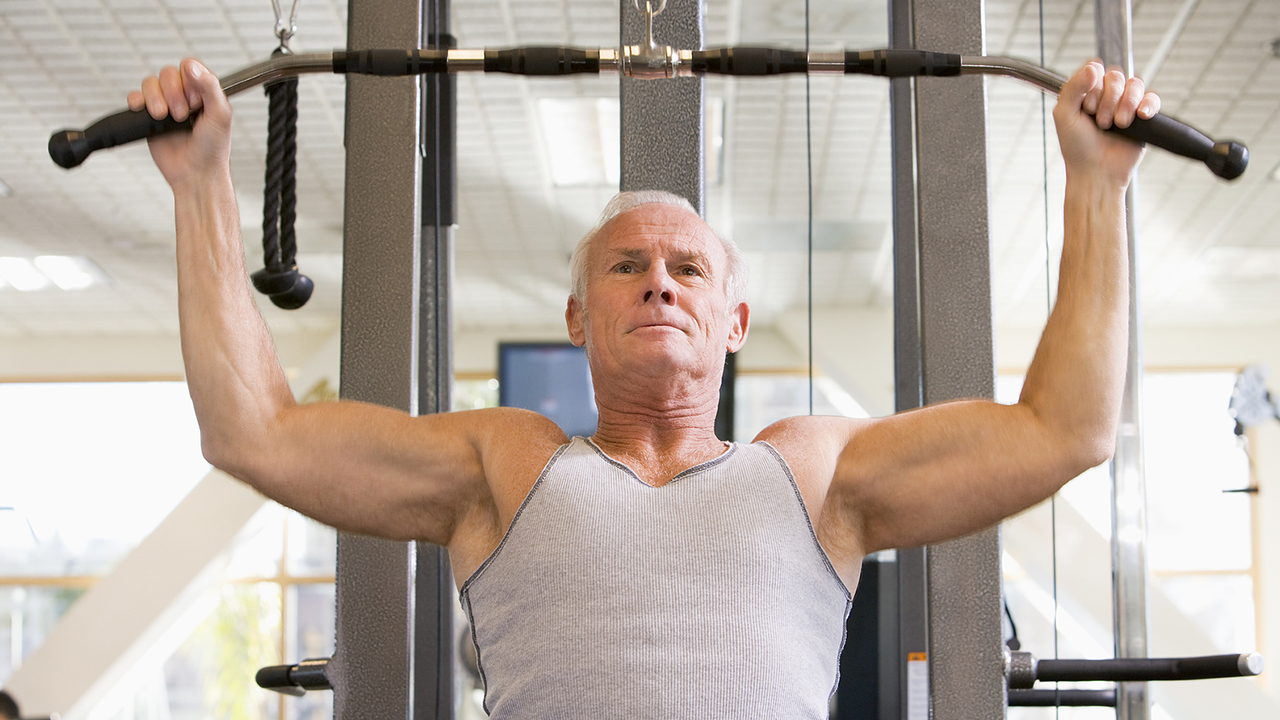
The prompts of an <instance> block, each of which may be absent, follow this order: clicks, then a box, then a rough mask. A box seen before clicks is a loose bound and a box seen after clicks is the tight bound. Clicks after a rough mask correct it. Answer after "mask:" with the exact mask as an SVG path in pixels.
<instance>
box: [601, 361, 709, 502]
mask: <svg viewBox="0 0 1280 720" xmlns="http://www.w3.org/2000/svg"><path fill="white" fill-rule="evenodd" d="M613 386H614V387H618V385H616V384H615V385H613ZM649 390H656V391H657V392H653V393H651V392H649ZM596 405H597V408H598V409H599V412H600V417H599V423H598V425H597V427H596V433H595V435H594V436H593V437H592V440H593V441H594V442H595V443H596V445H597V446H599V447H600V449H601V450H603V451H605V452H606V453H608V454H609V455H610V456H611V457H613V458H614V459H616V460H618V461H620V462H623V463H625V464H626V465H628V466H629V467H631V469H633V470H635V471H636V473H637V474H639V475H640V478H641V479H642V480H644V481H645V482H647V483H649V484H651V485H663V484H666V482H667V481H669V480H670V479H671V478H672V477H674V476H675V475H678V474H679V473H680V472H682V471H684V470H687V469H689V468H690V467H693V466H694V465H697V464H699V463H703V462H706V461H708V460H711V459H714V458H715V457H718V456H719V455H720V454H721V453H723V452H724V448H725V445H724V443H723V442H722V441H720V440H719V439H718V438H717V437H716V434H715V422H716V412H717V410H718V409H719V393H718V392H712V391H709V390H707V389H702V390H701V391H696V392H693V393H688V392H678V391H674V389H672V388H665V389H658V388H649V389H647V390H646V389H640V388H636V390H635V391H634V392H632V393H627V394H625V395H624V394H622V393H617V394H613V395H610V394H607V393H601V392H599V390H598V388H597V393H596Z"/></svg>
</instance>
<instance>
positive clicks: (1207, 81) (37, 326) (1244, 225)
mask: <svg viewBox="0 0 1280 720" xmlns="http://www.w3.org/2000/svg"><path fill="white" fill-rule="evenodd" d="M680 1H681V0H670V2H680ZM1188 3H1189V4H1188ZM811 6H812V13H813V15H812V26H813V28H814V32H813V44H814V46H815V47H818V48H832V47H839V46H845V47H849V48H851V49H868V48H876V47H883V46H884V45H885V44H886V39H885V38H886V21H885V15H886V12H885V10H884V8H883V6H881V5H879V4H877V3H871V2H867V1H866V0H850V1H848V2H837V1H836V0H813V1H812V2H811ZM1093 6H1094V2H1093V0H1045V3H1044V13H1045V18H1044V26H1043V35H1044V45H1045V47H1044V53H1045V58H1046V62H1045V64H1046V65H1048V66H1049V67H1052V68H1055V69H1057V70H1060V71H1064V72H1068V71H1070V70H1072V69H1073V68H1074V67H1076V66H1078V65H1079V64H1080V63H1081V62H1082V61H1083V60H1084V59H1085V58H1087V57H1088V56H1090V55H1091V54H1092V53H1093V47H1094V41H1093V17H1092V14H1093ZM1184 6H1187V7H1193V8H1194V10H1193V12H1192V13H1191V14H1190V16H1189V21H1188V22H1187V23H1186V24H1185V29H1183V30H1182V32H1180V33H1177V32H1172V33H1171V29H1173V30H1174V31H1176V29H1177V23H1176V22H1175V19H1176V18H1177V17H1178V15H1179V10H1180V9H1182V8H1184ZM803 7H804V3H803V0H786V1H785V2H784V1H782V0H770V1H769V2H743V1H742V0H714V1H712V2H707V7H706V11H705V18H706V23H705V38H706V44H707V46H721V45H726V44H734V43H768V44H776V45H783V46H790V47H796V48H799V47H802V46H803V41H804V25H803V15H802V13H803ZM986 7H987V18H986V27H987V47H988V53H989V54H995V55H1015V56H1019V57H1023V58H1027V59H1031V60H1036V59H1038V58H1039V56H1040V49H1039V38H1040V24H1039V20H1038V11H1039V4H1038V3H1037V2H1035V1H1034V0H989V1H988V2H987V3H986ZM618 12H619V3H618V0H572V2H568V1H562V0H454V3H453V30H454V34H455V35H456V36H457V37H458V39H459V46H460V47H481V46H485V45H490V46H498V45H513V44H560V43H564V44H572V45H579V46H604V47H613V46H615V45H616V43H617V35H618V31H617V28H618ZM274 24H275V17H274V14H273V11H272V8H271V2H270V1H269V0H217V1H216V2H212V1H210V0H3V2H2V3H0V180H2V181H3V182H4V183H6V184H7V185H9V186H10V187H11V188H12V190H13V192H12V195H11V196H10V197H7V198H0V256H26V257H34V256H36V255H45V254H68V255H87V256H89V257H90V258H92V259H93V260H94V261H95V262H96V263H97V264H98V265H100V266H101V267H102V269H103V270H104V271H105V272H106V274H107V275H108V276H109V277H110V278H111V280H112V283H111V284H110V285H109V286H107V287H102V288H96V289H90V290H84V291H78V292H64V291H58V290H45V291H39V292H33V293H20V292H18V291H16V290H14V289H12V288H0V339H2V338H4V337H23V338H30V337H54V336H83V335H103V334H109V335H124V336H133V335H157V334H172V333H174V332H176V325H177V320H176V317H177V314H176V304H175V299H176V286H175V281H174V260H173V232H172V209H171V200H170V197H169V194H168V190H167V188H166V187H165V185H164V183H163V180H162V179H161V178H160V177H159V175H158V173H157V172H156V171H155V170H154V168H153V167H152V166H151V164H150V160H149V158H148V156H147V151H146V148H145V147H144V146H141V145H139V146H133V147H129V148H124V149H120V150H115V151H110V152H103V153H100V154H98V155H95V156H93V157H92V158H90V159H89V161H88V162H86V163H85V165H84V166H82V167H80V168H78V169H76V170H73V171H70V172H68V171H64V170H62V169H60V168H58V167H56V166H54V165H53V163H52V162H51V161H50V160H49V158H48V155H47V153H46V143H47V140H48V137H49V135H50V133H52V132H53V131H56V130H58V129H61V128H79V127H84V126H85V125H87V124H88V123H89V122H91V121H93V120H94V119H95V118H97V117H99V116H101V115H104V114H106V113H108V112H111V111H114V110H116V109H118V108H119V107H121V106H122V105H123V99H124V96H125V94H126V93H127V92H128V91H129V90H130V89H131V88H134V87H136V85H137V83H138V82H139V80H140V79H141V78H142V77H144V76H145V75H146V74H149V73H151V72H154V71H155V69H157V68H158V67H160V66H161V65H164V64H168V63H173V62H175V61H177V60H178V59H180V58H181V57H183V56H185V55H195V56H198V57H201V58H202V59H204V60H205V61H206V63H207V64H208V65H209V66H210V67H211V68H212V69H213V70H214V71H215V72H218V73H227V72H229V71H231V70H234V69H237V68H239V67H242V66H245V65H248V64H251V63H253V62H257V61H260V60H262V59H264V58H266V57H267V56H268V55H269V53H270V51H271V50H272V49H273V48H274V46H275V38H274V36H273V34H272V29H273V27H274ZM298 26H299V32H298V35H297V37H296V38H295V39H294V41H293V48H294V49H295V50H296V51H319V50H329V49H333V48H339V47H342V46H343V45H344V44H345V27H346V20H345V5H344V3H342V2H340V1H338V0H301V3H300V9H299V14H298ZM658 32H659V40H661V36H660V33H661V24H660V18H659V25H658ZM1133 34H1134V48H1135V59H1136V60H1135V65H1136V66H1137V68H1138V69H1139V70H1143V69H1144V68H1149V67H1151V66H1150V62H1151V58H1152V56H1153V54H1154V53H1155V51H1156V49H1157V47H1159V46H1160V45H1161V43H1162V40H1166V36H1168V40H1169V41H1171V42H1172V44H1171V46H1170V51H1169V53H1168V55H1167V60H1165V61H1164V62H1163V64H1162V65H1161V66H1160V67H1159V69H1158V75H1157V77H1156V78H1155V82H1154V87H1155V89H1156V90H1158V91H1159V92H1161V93H1162V95H1163V97H1164V107H1165V110H1166V111H1168V112H1170V113H1172V114H1174V115H1177V116H1179V117H1181V118H1183V119H1184V120H1187V121H1189V122H1191V123H1192V124H1194V125H1197V126H1198V127H1199V128H1201V129H1202V130H1204V131H1205V132H1207V133H1208V134H1210V135H1211V136H1214V137H1231V138H1235V139H1239V140H1241V141H1243V142H1245V143H1246V144H1247V145H1248V146H1249V148H1250V151H1251V155H1252V163H1251V168H1250V170H1249V172H1248V173H1246V175H1245V176H1244V177H1243V178H1242V179H1241V180H1240V181H1238V182H1235V183H1231V184H1228V183H1224V182H1221V181H1219V180H1217V179H1215V178H1213V177H1212V176H1211V175H1210V174H1209V173H1208V172H1207V171H1206V170H1205V169H1204V168H1203V167H1201V166H1199V165H1197V164H1194V163H1190V162H1187V161H1183V160H1180V159H1176V158H1171V157H1169V156H1167V155H1165V154H1163V153H1161V152H1157V151H1153V152H1150V153H1149V154H1148V157H1147V160H1146V161H1145V162H1144V165H1143V168H1142V172H1141V176H1140V180H1139V189H1140V195H1139V203H1138V218H1139V223H1140V242H1141V252H1142V256H1141V258H1142V259H1141V262H1142V265H1141V267H1142V270H1143V278H1142V283H1143V302H1144V313H1145V317H1146V321H1147V322H1148V323H1152V324H1160V325H1224V324H1248V325H1256V326H1264V327H1266V326H1270V327H1271V328H1273V329H1274V328H1275V326H1276V325H1278V324H1280V229H1277V228H1276V224H1277V219H1278V218H1277V214H1280V203H1278V202H1277V194H1278V193H1280V183H1277V182H1275V181H1273V180H1271V179H1270V178H1269V175H1270V174H1271V171H1272V169H1273V168H1275V167H1277V164H1280V125H1278V122H1280V60H1277V59H1276V57H1275V56H1274V54H1273V50H1272V47H1271V43H1272V41H1273V40H1274V39H1275V38H1277V37H1280V3H1278V2H1276V1H1275V0H1212V1H1211V2H1210V1H1203V2H1198V3H1196V2H1195V0H1135V2H1134V30H1133ZM1165 44H1166V45H1167V44H1168V42H1166V43H1165ZM934 49H937V50H944V51H945V50H947V48H934ZM988 88H989V104H990V118H989V124H988V132H989V148H988V153H989V158H990V188H991V213H992V261H993V266H992V268H993V270H992V271H993V278H994V295H995V305H996V316H997V321H998V322H1001V323H1005V324H1013V325H1031V324H1036V323H1039V322H1042V321H1043V316H1044V312H1045V302H1046V301H1045V294H1046V293H1045V279H1044V278H1045V269H1044V266H1045V261H1044V256H1045V250H1044V247H1045V243H1046V232H1045V209H1044V208H1045V200H1044V198H1045V188H1046V186H1047V187H1048V190H1049V196H1050V198H1052V199H1051V200H1050V201H1049V203H1048V205H1049V207H1050V215H1051V219H1050V222H1049V225H1050V228H1054V227H1057V226H1058V225H1059V224H1060V219H1058V217H1057V216H1058V215H1060V208H1059V203H1060V202H1061V201H1060V197H1061V190H1060V187H1061V182H1062V181H1061V174H1062V171H1061V162H1060V160H1058V159H1057V156H1056V148H1055V142H1054V139H1053V134H1052V126H1051V123H1052V120H1051V119H1049V121H1048V122H1049V123H1050V126H1049V129H1048V137H1047V147H1048V157H1049V160H1048V168H1047V170H1046V168H1045V165H1044V161H1043V157H1044V147H1045V145H1044V143H1045V142H1046V140H1042V137H1043V135H1042V127H1043V126H1042V115H1041V112H1042V110H1041V108H1042V103H1041V100H1040V95H1039V94H1038V93H1037V92H1035V91H1033V90H1032V89H1030V88H1027V87H1025V86H1023V85H1021V84H1019V83H1017V82H1014V81H1011V80H1004V79H993V80H991V81H989V84H988ZM458 89H459V92H458V97H459V106H458V128H459V130H458V172H459V185H460V188H461V193H460V197H461V200H460V203H459V209H460V225H459V228H458V231H457V236H456V237H457V249H456V273H457V282H456V295H455V297H456V300H455V304H454V307H455V311H456V322H457V324H458V326H459V327H461V328H469V327H481V326H494V325H503V326H510V325H513V324H522V323H536V324H550V323H555V322H557V321H558V319H559V318H561V317H562V313H563V308H564V297H565V295H566V293H567V281H566V279H565V275H566V271H565V265H566V263H565V259H566V257H567V254H568V250H569V248H570V247H571V246H572V244H573V243H574V242H575V241H576V238H577V236H578V235H580V233H581V232H582V230H584V229H585V228H586V227H587V226H588V225H590V224H591V222H592V221H593V220H594V215H595V213H596V212H597V211H598V209H599V208H600V207H601V206H603V204H604V202H605V201H606V200H607V198H608V197H609V196H610V195H611V194H612V189H610V188H608V187H599V186H598V187H574V188H565V187H554V186H553V185H552V184H551V182H550V180H549V178H550V172H549V169H548V162H549V160H548V157H547V151H546V148H545V147H544V143H543V140H542V136H541V133H540V131H539V129H538V126H539V120H538V113H537V101H538V99H540V98H545V97H587V98H594V97H616V94H617V79H616V78H615V77H601V78H589V79H585V78H577V79H573V80H551V79H534V80H526V79H522V78H513V77H495V76H485V75H479V74H468V75H462V76H459V79H458ZM707 96H708V97H709V98H713V99H715V100H717V101H720V100H722V101H723V102H724V108H725V128H724V132H725V141H726V142H725V149H724V159H723V162H724V171H723V180H722V181H721V182H716V181H715V180H714V179H712V180H710V181H709V182H708V198H707V200H708V215H709V218H710V219H711V220H712V221H713V223H715V224H717V225H718V226H719V227H721V229H723V230H725V231H726V232H728V233H730V234H731V235H734V236H737V237H740V238H741V239H742V241H743V245H744V247H745V249H746V251H747V254H748V257H749V260H750V261H751V264H752V265H753V268H754V269H755V273H754V277H753V279H752V287H753V289H752V294H751V301H752V304H753V310H754V317H755V318H756V319H757V321H759V322H764V323H767V322H768V321H769V319H770V318H771V317H775V316H776V315H777V314H778V313H779V312H781V311H784V310H786V309H788V308H794V307H795V306H797V305H799V304H803V303H804V302H805V296H806V278H805V266H806V264H807V263H806V259H805V257H804V255H803V252H802V251H800V249H799V248H801V247H803V236H802V235H801V233H802V231H803V228H804V224H805V223H804V219H805V213H806V209H807V203H808V201H807V186H806V182H805V174H806V172H805V83H804V80H803V78H799V77H792V78H786V79H747V80H742V81H730V80H724V79H710V80H708V81H707ZM886 99H887V84H886V83H885V81H883V80H880V79H875V78H835V79H832V78H815V79H813V81H812V83H811V100H810V104H811V108H812V139H813V141H812V142H813V145H812V147H813V163H814V167H813V177H814V189H813V193H814V211H815V217H816V219H817V226H818V229H819V231H820V238H819V243H818V247H819V248H820V250H819V253H820V255H819V256H818V257H817V258H816V259H815V262H814V267H815V275H814V278H813V285H814V290H813V297H814V301H815V304H817V305H821V306H867V305H877V306H884V305H886V304H888V302H889V295H888V289H889V287H890V285H891V283H892V268H891V266H890V263H889V253H888V245H887V242H888V227H889V223H890V216H889V205H890V196H889V187H890V182H889V170H888V148H889V126H888V121H889V118H888V110H887V105H886ZM343 101H344V87H343V80H342V78H340V77H337V76H307V77H306V78H304V79H303V80H302V82H301V85H300V115H299V140H298V147H299V170H298V186H299V187H298V192H299V203H298V204H299V219H298V223H297V228H298V238H299V247H300V254H299V264H300V266H301V269H302V271H303V272H304V273H306V274H308V275H310V276H311V277H312V278H313V279H315V281H316V283H317V291H316V295H315V297H314V298H313V300H312V301H311V303H310V304H308V306H307V307H306V308H304V309H302V310H300V311H296V312H285V311H280V310H277V309H276V308H274V307H271V306H270V305H269V304H266V306H265V307H264V314H266V315H267V317H268V320H269V322H270V323H271V324H272V326H273V328H275V329H276V330H277V331H279V332H326V331H329V330H331V329H333V328H336V327H337V324H338V311H339V300H338V299H339V292H338V284H339V280H340V272H341V255H340V252H341V223H342V198H343V191H342V168H343V150H342V127H343ZM233 105H234V107H235V110H236V129H235V145H234V151H233V153H234V157H233V163H234V168H233V169H234V173H235V177H236V180H237V184H238V187H239V191H240V198H241V211H242V215H243V218H244V225H245V227H246V243H247V244H248V245H249V246H250V247H252V246H254V245H256V244H258V243H259V241H260V234H259V233H260V230H257V229H255V228H256V227H258V226H260V220H259V217H260V212H261V199H260V195H261V191H262V179H261V178H262V173H263V161H264V154H265V153H264V148H265V137H266V103H265V99H264V98H263V97H262V94H261V92H259V91H257V90H254V91H250V92H247V93H244V94H242V95H240V96H237V97H236V98H235V99H234V101H233ZM1047 105H1048V109H1049V110H1051V109H1052V98H1050V100H1049V102H1048V104H1047ZM1060 235H1061V231H1060V230H1053V229H1051V230H1050V232H1049V233H1048V236H1049V238H1048V241H1049V243H1050V245H1056V244H1057V243H1058V242H1059V240H1060ZM765 237H769V238H772V239H773V240H772V241H771V242H769V243H766V242H765V241H764V238H765ZM255 254H256V251H252V250H251V251H250V255H251V256H252V255H255ZM1053 254H1056V249H1055V250H1054V251H1053ZM251 263H253V264H252V265H251V269H252V268H256V267H260V259H258V258H254V259H252V260H251ZM766 268H767V272H765V269H766ZM0 341H2V340H0Z"/></svg>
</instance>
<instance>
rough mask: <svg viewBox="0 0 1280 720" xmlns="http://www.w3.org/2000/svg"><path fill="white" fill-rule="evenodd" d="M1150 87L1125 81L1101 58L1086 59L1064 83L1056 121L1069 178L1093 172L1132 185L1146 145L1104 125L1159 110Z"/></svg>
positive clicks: (1124, 123)
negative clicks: (1135, 170)
mask: <svg viewBox="0 0 1280 720" xmlns="http://www.w3.org/2000/svg"><path fill="white" fill-rule="evenodd" d="M1145 90H1146V88H1145V86H1144V85H1143V82H1142V79H1141V78H1136V77H1134V78H1128V79H1127V80H1126V79H1125V76H1124V73H1122V72H1120V71H1119V70H1117V69H1115V68H1112V69H1111V70H1109V71H1108V70H1104V69H1103V67H1102V63H1101V62H1099V61H1097V60H1091V61H1089V62H1087V63H1085V65H1084V66H1083V67H1081V68H1080V70H1078V71H1077V72H1076V74H1075V75H1073V76H1072V77H1071V79H1070V80H1068V81H1067V82H1066V84H1065V85H1063V86H1062V91H1061V92H1060V93H1059V94H1058V105H1057V107H1055V108H1054V111H1053V121H1054V124H1055V125H1056V126H1057V128H1058V140H1059V143H1060V144H1061V146H1062V157H1063V158H1064V159H1065V160H1066V164H1067V175H1068V176H1069V177H1081V178H1082V177H1084V176H1086V175H1093V176H1095V177H1098V178H1100V179H1101V178H1105V179H1107V180H1110V181H1111V182H1114V183H1118V184H1119V185H1120V186H1122V187H1126V186H1128V184H1129V179H1130V177H1132V175H1133V170H1134V168H1135V167H1137V165H1138V161H1139V160H1141V159H1142V152H1143V148H1142V146H1141V145H1138V144H1137V143H1134V142H1133V141H1131V140H1127V139H1125V138H1123V137H1120V136H1117V135H1115V134H1113V133H1104V132H1101V131H1100V130H1099V129H1100V128H1101V129H1102V130H1105V129H1107V128H1109V127H1111V126H1112V125H1116V126H1117V127H1122V128H1123V127H1129V125H1131V124H1132V123H1133V121H1134V118H1135V117H1140V118H1143V119H1149V118H1150V117H1151V116H1153V115H1155V114H1156V113H1157V112H1159V111H1160V97H1159V96H1158V95H1156V94H1155V93H1149V92H1145Z"/></svg>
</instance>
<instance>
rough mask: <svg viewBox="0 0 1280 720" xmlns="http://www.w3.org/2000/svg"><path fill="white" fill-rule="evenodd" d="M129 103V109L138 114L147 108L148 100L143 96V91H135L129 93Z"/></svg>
mask: <svg viewBox="0 0 1280 720" xmlns="http://www.w3.org/2000/svg"><path fill="white" fill-rule="evenodd" d="M127 102H128V103H129V109H130V110H132V111H134V112H138V111H139V110H141V109H143V108H145V107H146V106H147V99H146V98H145V97H144V96H143V95H142V91H141V90H134V91H133V92H131V93H129V99H128V100H127Z"/></svg>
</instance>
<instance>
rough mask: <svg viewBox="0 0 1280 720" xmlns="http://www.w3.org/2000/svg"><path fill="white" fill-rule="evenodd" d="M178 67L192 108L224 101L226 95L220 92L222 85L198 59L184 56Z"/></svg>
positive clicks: (195, 108)
mask: <svg viewBox="0 0 1280 720" xmlns="http://www.w3.org/2000/svg"><path fill="white" fill-rule="evenodd" d="M179 69H180V70H181V71H182V78H183V83H182V85H183V88H185V90H186V93H187V103H188V104H189V105H190V106H191V109H192V110H198V109H201V108H205V107H209V106H211V105H219V104H223V103H225V102H226V96H225V95H223V94H222V85H221V84H220V83H219V82H218V78H217V77H216V76H214V74H213V73H211V72H209V68H207V67H205V66H204V65H203V64H202V63H201V62H200V61H199V60H196V59H195V58H186V59H185V60H183V61H182V63H181V65H180V66H179Z"/></svg>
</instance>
